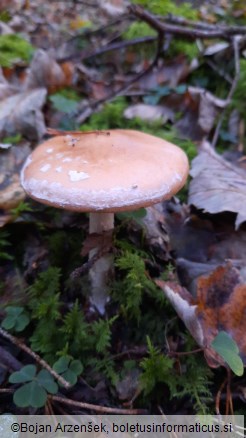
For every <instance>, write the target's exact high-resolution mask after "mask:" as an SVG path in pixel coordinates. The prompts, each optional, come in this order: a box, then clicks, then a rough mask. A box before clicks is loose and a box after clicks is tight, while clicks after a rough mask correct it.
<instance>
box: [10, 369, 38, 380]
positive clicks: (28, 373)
mask: <svg viewBox="0 0 246 438" xmlns="http://www.w3.org/2000/svg"><path fill="white" fill-rule="evenodd" d="M36 372H37V368H36V366H35V365H26V366H24V367H23V368H21V370H20V371H15V373H12V374H11V376H10V377H9V382H10V383H25V382H30V381H31V380H33V379H34V377H35V375H36Z"/></svg>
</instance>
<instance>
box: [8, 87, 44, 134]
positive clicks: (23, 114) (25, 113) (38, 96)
mask: <svg viewBox="0 0 246 438" xmlns="http://www.w3.org/2000/svg"><path fill="white" fill-rule="evenodd" d="M46 93H47V92H46V89H45V88H38V89H36V90H33V91H26V92H25V93H18V94H15V95H13V96H10V97H7V98H6V99H4V100H2V102H0V136H2V137H4V136H6V135H10V134H16V133H17V132H18V133H19V134H22V135H23V136H24V137H27V138H28V139H30V140H40V139H41V138H42V137H43V135H44V134H45V131H46V128H45V123H44V116H43V113H42V112H41V109H42V107H43V105H44V103H45V99H46Z"/></svg>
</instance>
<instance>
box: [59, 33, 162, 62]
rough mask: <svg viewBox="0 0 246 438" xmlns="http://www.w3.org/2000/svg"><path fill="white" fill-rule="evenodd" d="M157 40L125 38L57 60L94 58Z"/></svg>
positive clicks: (153, 37)
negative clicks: (124, 39)
mask: <svg viewBox="0 0 246 438" xmlns="http://www.w3.org/2000/svg"><path fill="white" fill-rule="evenodd" d="M156 40H157V37H156V36H146V37H141V38H135V39H133V40H127V41H119V42H117V43H112V44H107V45H106V46H103V47H99V49H97V50H94V51H92V52H87V53H86V52H82V53H80V54H78V53H75V54H73V55H71V56H67V57H64V58H62V59H59V62H64V61H69V60H71V59H73V58H76V60H77V59H79V60H80V61H85V60H87V59H90V58H94V57H96V56H99V55H102V54H103V53H107V52H112V51H114V50H120V49H124V48H125V47H129V46H134V45H137V44H145V43H152V42H154V41H156Z"/></svg>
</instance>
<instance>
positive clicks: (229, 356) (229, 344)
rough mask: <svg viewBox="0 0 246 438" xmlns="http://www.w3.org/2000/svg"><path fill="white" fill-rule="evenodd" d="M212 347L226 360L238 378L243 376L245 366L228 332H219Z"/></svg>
mask: <svg viewBox="0 0 246 438" xmlns="http://www.w3.org/2000/svg"><path fill="white" fill-rule="evenodd" d="M211 347H212V348H213V349H214V350H215V351H216V353H218V354H219V355H220V356H221V357H222V358H223V359H224V361H225V362H226V363H227V364H228V365H229V367H230V368H231V370H232V371H233V372H234V373H235V374H236V375H237V376H242V375H243V373H244V365H243V361H242V359H241V357H240V356H239V354H238V353H239V349H238V346H237V344H236V342H235V341H234V340H233V339H232V338H231V337H230V336H229V335H228V334H227V333H226V332H224V331H221V332H219V333H218V335H217V336H216V337H215V338H214V340H213V341H212V343H211Z"/></svg>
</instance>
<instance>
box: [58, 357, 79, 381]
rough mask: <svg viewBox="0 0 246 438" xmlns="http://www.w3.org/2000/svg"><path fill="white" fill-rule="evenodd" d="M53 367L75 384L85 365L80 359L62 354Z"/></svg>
mask: <svg viewBox="0 0 246 438" xmlns="http://www.w3.org/2000/svg"><path fill="white" fill-rule="evenodd" d="M53 369H54V370H55V371H56V372H57V373H59V374H60V375H61V376H62V377H63V378H64V379H65V380H67V381H68V382H69V383H70V384H71V385H75V383H76V382H77V379H78V376H79V375H80V374H81V373H82V371H83V365H82V363H81V362H80V361H79V360H73V359H72V358H70V357H69V356H62V357H60V358H59V359H58V360H57V361H56V362H55V363H54V365H53Z"/></svg>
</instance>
